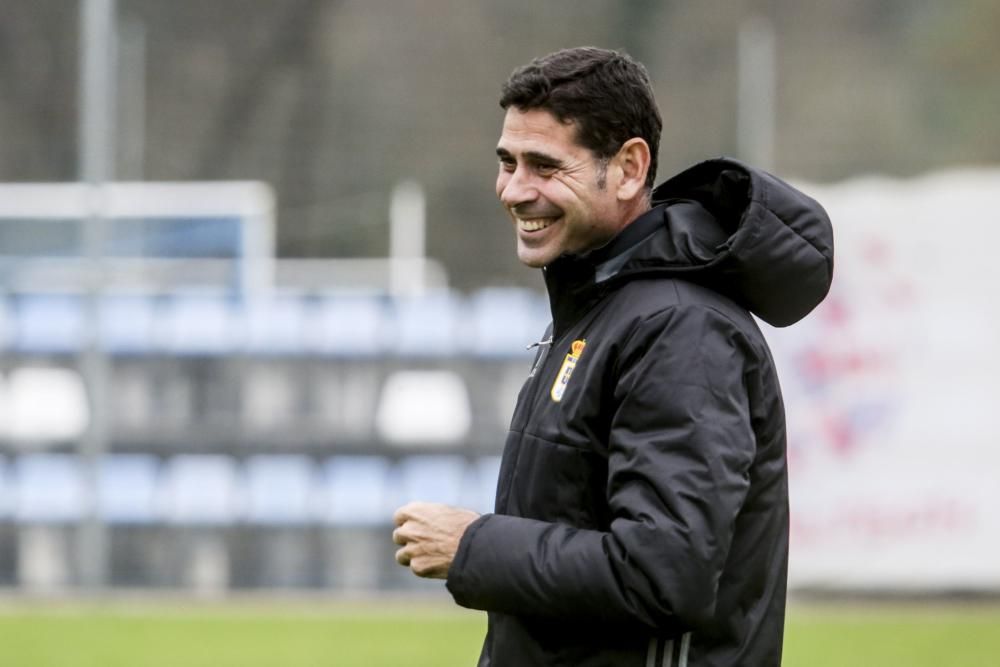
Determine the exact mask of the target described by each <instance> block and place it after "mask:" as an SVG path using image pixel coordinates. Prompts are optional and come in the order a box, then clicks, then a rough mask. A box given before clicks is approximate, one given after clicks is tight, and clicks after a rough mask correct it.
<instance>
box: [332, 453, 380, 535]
mask: <svg viewBox="0 0 1000 667" xmlns="http://www.w3.org/2000/svg"><path fill="white" fill-rule="evenodd" d="M389 468H390V466H389V461H388V460H387V459H385V458H383V457H380V456H335V457H333V458H331V459H329V460H328V461H327V462H326V463H325V464H324V466H323V482H322V483H323V491H324V493H323V505H322V508H321V516H322V518H323V519H324V520H325V521H326V522H328V523H331V524H333V525H336V526H367V527H371V526H387V525H391V523H392V510H393V506H392V503H391V499H390V498H389Z"/></svg>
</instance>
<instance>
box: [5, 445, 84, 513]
mask: <svg viewBox="0 0 1000 667" xmlns="http://www.w3.org/2000/svg"><path fill="white" fill-rule="evenodd" d="M86 501H87V497H86V490H85V488H84V480H83V470H82V467H81V464H80V461H79V459H78V457H76V456H73V455H69V454H28V455H25V456H21V457H20V458H18V459H17V462H16V463H15V465H14V517H15V519H16V520H17V521H19V522H21V523H68V522H73V521H78V520H79V519H80V518H81V517H82V516H83V510H84V508H85V507H86Z"/></svg>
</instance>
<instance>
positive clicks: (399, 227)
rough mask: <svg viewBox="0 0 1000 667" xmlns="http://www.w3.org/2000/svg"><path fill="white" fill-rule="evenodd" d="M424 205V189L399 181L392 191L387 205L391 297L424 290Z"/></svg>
mask: <svg viewBox="0 0 1000 667" xmlns="http://www.w3.org/2000/svg"><path fill="white" fill-rule="evenodd" d="M426 208H427V203H426V200H425V198H424V189H423V188H422V187H421V186H420V184H419V183H416V182H414V181H403V182H402V183H399V184H398V185H397V186H396V187H395V188H393V191H392V201H391V203H390V205H389V291H390V292H391V293H392V294H393V295H395V296H399V295H403V294H416V295H419V294H423V293H424V291H425V290H426V281H425V276H424V260H425V258H426V237H427V213H426Z"/></svg>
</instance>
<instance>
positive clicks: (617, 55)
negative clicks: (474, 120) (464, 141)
mask: <svg viewBox="0 0 1000 667" xmlns="http://www.w3.org/2000/svg"><path fill="white" fill-rule="evenodd" d="M500 106H501V107H503V108H504V109H508V108H510V107H516V108H517V109H520V110H523V111H527V110H530V109H544V110H546V111H548V112H550V113H551V114H552V115H554V116H555V117H556V118H558V119H559V120H560V121H561V122H564V123H566V122H573V123H575V124H576V128H577V141H578V142H579V143H580V145H582V146H584V147H586V148H588V149H590V151H591V152H593V153H594V154H595V155H596V156H597V157H598V158H599V159H601V160H607V159H609V158H611V157H613V156H614V155H615V154H616V153H618V150H619V149H620V148H621V147H622V144H624V143H625V142H626V141H628V140H629V139H631V138H633V137H640V138H642V139H643V140H645V142H646V143H647V144H649V152H650V158H651V161H650V164H649V173H648V174H647V175H646V186H647V187H649V188H652V187H653V181H654V179H655V178H656V154H657V151H658V150H659V147H660V131H661V130H662V129H663V121H662V120H661V119H660V112H659V110H658V109H657V108H656V100H655V99H654V98H653V87H652V86H651V85H650V83H649V74H648V73H647V72H646V68H645V67H643V66H642V64H641V63H639V62H636V61H635V60H633V59H632V58H631V56H629V55H628V54H626V53H624V52H621V51H609V50H607V49H598V48H595V47H591V46H582V47H577V48H574V49H564V50H562V51H556V52H555V53H550V54H549V55H547V56H543V57H541V58H535V59H534V60H532V61H531V62H530V63H529V64H527V65H524V66H522V67H519V68H517V69H516V70H514V71H513V73H511V75H510V78H509V79H507V83H505V84H504V85H503V91H502V94H501V96H500Z"/></svg>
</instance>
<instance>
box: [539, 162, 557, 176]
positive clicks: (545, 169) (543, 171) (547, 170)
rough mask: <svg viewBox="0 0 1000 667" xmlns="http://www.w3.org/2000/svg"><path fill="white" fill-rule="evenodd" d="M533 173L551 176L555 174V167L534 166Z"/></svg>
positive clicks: (545, 165) (548, 165)
mask: <svg viewBox="0 0 1000 667" xmlns="http://www.w3.org/2000/svg"><path fill="white" fill-rule="evenodd" d="M535 171H537V172H538V173H539V174H540V175H542V176H551V175H552V174H554V173H556V166H555V165H554V164H539V165H536V166H535Z"/></svg>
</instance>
